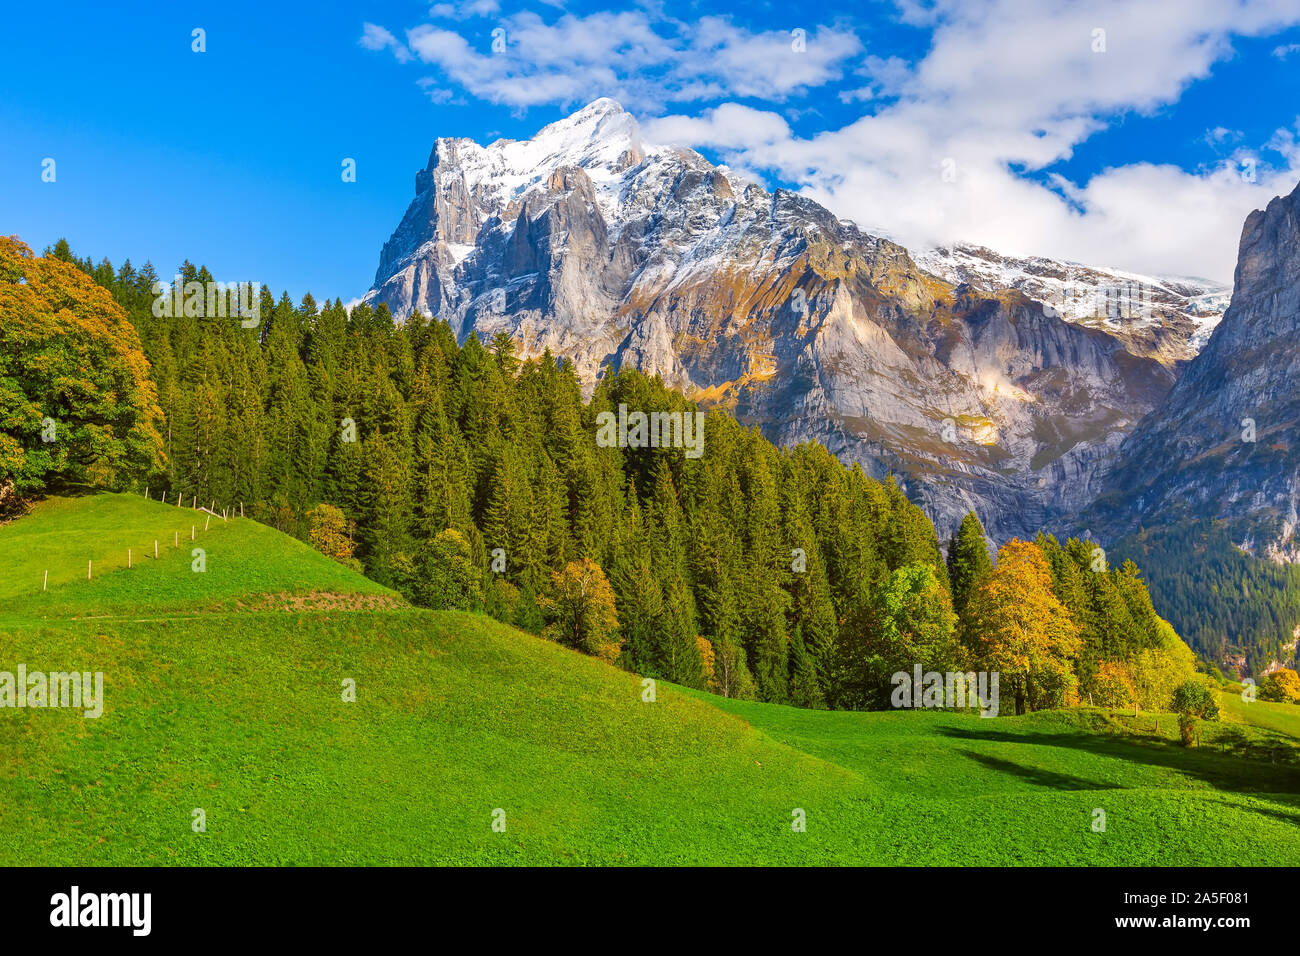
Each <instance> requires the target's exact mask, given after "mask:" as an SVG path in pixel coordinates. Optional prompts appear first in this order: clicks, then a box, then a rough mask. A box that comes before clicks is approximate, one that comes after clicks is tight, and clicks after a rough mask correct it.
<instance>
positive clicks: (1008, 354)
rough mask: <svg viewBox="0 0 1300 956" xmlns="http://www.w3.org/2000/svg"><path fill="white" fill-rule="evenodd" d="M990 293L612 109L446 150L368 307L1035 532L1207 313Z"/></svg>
mask: <svg viewBox="0 0 1300 956" xmlns="http://www.w3.org/2000/svg"><path fill="white" fill-rule="evenodd" d="M1044 261H1045V260H1044ZM1107 275H1111V276H1113V275H1114V274H1105V273H1101V272H1097V271H1095V270H1094V273H1093V279H1094V281H1095V282H1100V281H1102V280H1104V279H1106V277H1107ZM953 280H956V281H953ZM977 280H978V277H975V276H961V275H955V274H954V275H952V276H950V278H947V279H946V278H944V277H943V276H941V275H936V274H934V272H933V271H931V270H927V269H926V268H924V267H923V266H922V265H921V264H919V263H918V261H917V260H916V259H915V258H914V257H913V255H912V254H911V253H910V252H909V251H908V250H907V249H906V248H904V247H903V246H901V245H898V244H897V243H895V242H892V241H891V240H889V239H887V238H883V237H880V236H874V235H870V234H868V233H865V232H863V231H861V230H859V229H858V228H857V226H856V225H854V224H852V223H851V222H847V221H844V220H841V219H839V218H838V217H836V216H835V215H834V214H832V213H831V212H830V211H829V210H827V209H825V208H824V207H822V206H820V205H819V204H817V203H816V202H814V201H812V200H810V199H808V198H806V197H803V196H800V195H799V194H796V193H793V192H790V191H788V190H784V189H775V190H772V191H768V190H767V189H766V188H764V187H763V186H762V185H761V184H758V183H756V182H753V181H751V180H749V179H747V178H746V177H744V176H741V175H739V174H736V173H734V172H733V171H731V170H728V169H726V168H725V167H720V166H715V165H714V164H712V163H710V162H709V161H708V160H707V159H705V158H704V157H703V156H701V155H700V154H699V153H697V152H695V151H693V150H689V149H683V148H679V147H672V146H658V145H654V144H647V143H645V142H643V141H642V140H641V137H640V133H639V127H638V126H637V124H636V121H635V120H634V119H633V118H632V117H631V116H630V115H629V114H627V113H626V112H625V111H624V110H623V109H622V108H621V107H620V106H619V105H618V104H617V103H615V102H613V101H612V100H608V99H602V100H597V101H595V102H593V103H591V104H589V105H588V106H586V107H584V108H583V109H581V110H579V111H577V112H576V113H574V114H573V115H572V116H570V117H568V118H566V119H564V120H560V121H557V122H556V123H552V124H550V125H548V126H547V127H544V128H543V129H542V130H541V131H539V132H538V134H537V135H536V136H534V137H533V138H532V139H529V140H520V141H509V140H499V141H497V142H496V143H493V144H490V145H489V146H486V147H485V146H479V145H477V144H475V143H473V142H472V141H469V140H449V139H440V140H438V141H437V142H436V143H435V145H434V148H433V150H432V152H431V155H430V159H429V162H428V164H426V166H425V168H424V169H422V170H421V171H420V172H419V173H417V175H416V196H415V198H414V199H413V201H412V202H411V204H410V206H409V207H408V209H407V211H406V214H405V215H404V216H403V219H402V221H401V223H400V224H399V226H398V228H397V229H396V230H395V231H394V234H393V236H392V237H391V238H390V239H389V241H388V242H387V243H386V244H385V246H384V250H383V252H382V254H381V257H380V264H379V267H378V269H377V272H376V281H375V286H374V287H373V288H372V290H371V291H370V292H369V293H368V294H367V296H366V301H368V302H371V303H377V302H384V303H385V304H387V305H388V307H389V309H390V310H391V311H392V312H393V313H394V315H396V316H398V317H399V318H401V317H404V316H406V315H409V314H410V313H411V312H412V311H417V310H418V311H420V312H422V313H425V314H432V315H437V316H439V317H442V318H446V319H448V320H449V321H450V322H451V323H452V326H453V328H455V329H456V331H457V334H458V336H460V337H461V338H462V340H463V338H464V337H465V336H467V335H469V334H470V333H471V332H474V333H478V334H480V335H483V336H490V335H491V334H494V333H496V332H503V331H504V332H507V333H509V334H510V335H511V336H512V337H513V338H515V339H516V340H517V341H518V342H519V347H520V352H521V354H522V355H523V356H525V357H528V356H534V355H538V354H541V353H542V352H543V351H545V350H550V352H551V353H552V354H554V355H556V356H562V357H565V358H568V359H570V360H571V361H573V362H574V365H575V369H576V370H577V372H578V374H579V377H580V379H581V380H582V381H583V382H584V385H585V386H586V387H587V388H590V387H592V386H593V385H594V383H595V381H596V380H597V379H598V377H599V376H600V375H601V374H602V370H603V369H604V368H606V367H607V366H614V367H622V366H624V365H627V366H631V367H636V368H638V369H640V370H642V371H645V372H647V373H649V374H659V375H660V376H662V377H663V378H664V380H665V381H666V382H667V383H669V384H671V385H673V386H676V387H680V388H682V389H683V390H685V391H687V392H688V393H689V394H691V395H692V396H693V397H695V398H696V400H697V401H700V402H701V403H702V404H704V405H706V406H707V405H712V404H720V405H723V406H725V407H727V408H729V409H731V410H732V411H733V412H734V413H735V414H736V415H737V416H738V417H740V418H741V419H742V420H743V421H746V422H748V423H750V424H756V425H759V426H761V427H762V428H763V429H764V431H765V432H766V433H767V434H768V435H769V437H771V438H773V440H775V441H778V442H779V443H781V444H791V443H797V442H799V441H802V440H806V439H808V438H816V439H818V440H820V441H822V442H823V443H825V444H827V445H828V447H830V448H831V450H832V451H834V452H835V453H836V454H838V455H840V456H841V457H843V458H845V459H846V460H850V461H857V462H860V463H861V464H862V465H863V466H864V468H866V469H867V470H868V471H869V472H870V473H872V474H875V475H876V476H883V475H884V474H885V473H887V472H896V473H901V474H903V475H905V476H906V477H907V481H908V484H909V487H910V489H911V493H912V494H913V495H914V497H915V498H917V499H918V500H920V501H921V502H922V503H923V504H924V506H925V507H926V509H927V511H929V512H930V514H931V516H932V517H933V519H934V520H935V522H936V524H937V525H938V526H939V528H940V532H941V533H947V532H948V531H950V530H951V529H952V528H953V527H955V525H956V524H957V523H958V522H959V521H960V519H961V517H962V516H963V515H964V514H965V513H966V512H967V511H970V510H975V511H977V512H978V513H979V514H980V516H981V518H982V519H983V520H984V521H985V523H986V526H987V527H988V528H989V530H990V533H991V534H993V535H994V536H995V537H1008V536H1010V535H1013V534H1021V535H1030V534H1033V533H1034V532H1035V531H1037V530H1038V529H1039V528H1041V527H1043V526H1045V525H1051V524H1053V523H1057V522H1059V521H1061V520H1063V519H1064V518H1065V516H1067V515H1070V514H1072V513H1073V512H1075V511H1077V510H1078V509H1079V508H1081V507H1082V506H1083V505H1084V504H1086V503H1087V502H1088V501H1091V500H1092V499H1093V498H1095V497H1096V495H1097V493H1098V492H1099V491H1100V488H1101V481H1102V478H1103V477H1104V475H1103V473H1104V470H1105V466H1106V463H1107V462H1109V461H1110V460H1111V459H1112V458H1113V455H1114V452H1115V450H1116V449H1117V448H1118V445H1119V443H1120V441H1122V439H1123V437H1124V435H1125V434H1127V433H1128V431H1129V430H1130V429H1131V428H1132V427H1133V426H1134V425H1136V423H1137V421H1138V420H1139V419H1140V418H1142V417H1143V416H1144V415H1146V414H1147V413H1148V412H1150V411H1152V410H1153V409H1154V408H1155V407H1156V405H1157V404H1158V402H1159V401H1160V400H1162V399H1163V397H1164V395H1165V393H1166V392H1168V390H1169V389H1170V388H1171V387H1172V386H1173V383H1174V380H1175V379H1176V377H1177V373H1178V371H1179V370H1180V369H1181V366H1182V365H1183V364H1185V362H1186V361H1187V360H1188V359H1189V358H1190V355H1191V354H1192V353H1191V350H1190V344H1189V343H1190V342H1191V339H1192V332H1191V331H1190V329H1191V325H1192V323H1190V322H1187V321H1183V324H1182V325H1181V326H1179V327H1178V328H1175V327H1173V326H1168V328H1166V327H1165V325H1168V323H1166V324H1165V325H1162V326H1160V328H1159V329H1158V330H1156V331H1153V330H1152V329H1151V326H1150V324H1149V323H1146V322H1145V320H1144V321H1143V328H1145V329H1146V331H1143V328H1138V327H1137V323H1134V322H1131V321H1126V322H1119V323H1107V322H1103V323H1099V324H1093V325H1090V324H1088V323H1086V322H1083V321H1079V320H1078V317H1077V316H1073V317H1070V318H1068V319H1067V317H1065V316H1063V315H1062V313H1061V310H1058V309H1056V308H1055V307H1054V306H1052V305H1050V304H1045V303H1043V302H1041V301H1036V300H1035V299H1034V298H1032V297H1031V296H1030V295H1027V294H1026V293H1025V291H1024V290H1022V289H1017V288H1014V287H1012V288H994V287H987V283H981V282H980V281H977ZM1031 291H1032V289H1031ZM1187 291H1188V292H1191V291H1198V292H1201V293H1202V294H1203V293H1204V290H1191V289H1189V290H1187ZM1186 298H1187V296H1183V297H1182V298H1181V299H1180V298H1178V297H1177V296H1176V295H1175V297H1174V299H1173V300H1171V301H1169V302H1155V303H1153V308H1155V309H1157V310H1158V309H1164V310H1165V314H1167V315H1170V316H1172V315H1174V314H1178V315H1180V316H1181V315H1182V313H1180V312H1178V308H1177V307H1179V305H1180V303H1182V302H1184V300H1185V299H1186ZM1066 311H1067V312H1068V309H1067V310H1066ZM1182 318H1183V319H1185V318H1186V317H1185V316H1183V317H1182ZM1162 321H1163V320H1162ZM1157 324H1159V323H1157Z"/></svg>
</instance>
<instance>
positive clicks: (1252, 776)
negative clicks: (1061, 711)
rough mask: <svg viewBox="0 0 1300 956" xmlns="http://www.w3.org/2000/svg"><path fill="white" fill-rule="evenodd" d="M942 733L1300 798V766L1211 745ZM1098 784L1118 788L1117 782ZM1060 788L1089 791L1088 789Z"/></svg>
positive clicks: (1081, 735)
mask: <svg viewBox="0 0 1300 956" xmlns="http://www.w3.org/2000/svg"><path fill="white" fill-rule="evenodd" d="M939 732H940V733H942V734H943V735H945V736H947V737H954V738H957V739H960V740H970V741H979V742H983V743H994V742H996V743H1010V744H1029V745H1033V746H1038V747H1062V748H1066V749H1069V750H1076V751H1083V752H1085V753H1091V754H1096V755H1097V756H1102V757H1110V758H1113V759H1117V760H1125V761H1128V762H1129V763H1134V764H1141V765H1145V766H1149V767H1163V768H1165V769H1168V770H1174V771H1177V772H1178V773H1181V774H1183V775H1184V776H1187V777H1190V778H1193V779H1196V780H1200V781H1203V782H1204V783H1207V784H1209V785H1210V786H1211V787H1213V788H1214V789H1216V790H1222V791H1224V792H1227V793H1285V794H1300V768H1297V767H1295V766H1292V765H1287V764H1270V763H1265V762H1263V761H1261V760H1252V759H1247V758H1244V757H1242V756H1239V755H1235V754H1221V753H1219V752H1218V751H1216V750H1211V749H1209V748H1207V747H1183V746H1182V745H1180V744H1176V743H1173V742H1171V741H1167V740H1161V739H1158V738H1152V737H1138V736H1121V735H1119V734H1099V733H1095V732H1089V731H1087V730H1083V729H1080V731H1079V732H1078V733H1065V734H1062V733H1035V732H1032V731H1015V730H1002V729H996V728H994V727H990V728H988V729H987V730H984V729H981V730H978V731H976V730H970V729H967V728H964V727H942V728H939ZM967 756H970V755H969V754H968V755H967ZM994 759H996V758H994ZM990 766H992V764H990ZM1012 766H1015V765H1014V764H1013V765H1012ZM1008 772H1010V771H1008ZM1093 786H1099V787H1104V788H1108V789H1118V787H1117V786H1116V785H1113V784H1102V785H1093ZM1059 789H1089V787H1064V788H1059Z"/></svg>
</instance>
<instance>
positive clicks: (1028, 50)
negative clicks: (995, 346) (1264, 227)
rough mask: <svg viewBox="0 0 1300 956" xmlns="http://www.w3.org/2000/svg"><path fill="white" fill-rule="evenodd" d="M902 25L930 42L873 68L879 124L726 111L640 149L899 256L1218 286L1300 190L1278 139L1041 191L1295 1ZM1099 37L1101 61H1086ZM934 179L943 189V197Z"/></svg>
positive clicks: (672, 128) (665, 127)
mask: <svg viewBox="0 0 1300 956" xmlns="http://www.w3.org/2000/svg"><path fill="white" fill-rule="evenodd" d="M904 14H905V16H907V17H908V18H909V19H911V20H914V21H915V22H917V23H923V24H927V25H929V26H931V27H932V29H933V35H932V43H931V46H930V49H929V52H928V53H927V54H926V55H925V56H924V57H923V58H922V59H921V60H920V61H918V62H917V63H915V64H912V65H911V66H909V67H908V68H906V69H905V70H902V71H900V70H899V66H898V64H897V63H896V62H893V61H875V62H874V63H869V64H868V65H867V72H868V75H870V76H872V78H873V79H874V80H876V81H877V82H879V83H881V84H882V87H883V88H884V89H885V91H886V95H887V94H888V93H894V94H895V95H896V96H897V99H895V100H894V101H892V102H890V103H888V104H887V105H883V106H881V107H880V108H879V109H878V110H877V112H875V113H874V115H869V116H864V117H862V118H860V119H858V120H856V121H855V122H853V123H851V124H849V125H848V126H845V127H843V128H841V129H835V130H827V131H824V132H821V133H818V134H816V135H813V136H811V137H809V138H799V137H797V136H795V135H793V134H792V133H790V132H785V133H784V134H782V132H781V125H780V124H781V123H782V122H783V121H782V120H781V117H779V116H777V115H776V114H775V113H771V112H766V113H764V112H763V111H758V110H749V112H748V113H745V114H742V113H738V112H737V111H736V109H735V108H729V106H725V105H724V106H721V107H718V108H716V109H713V110H709V111H706V112H705V113H704V114H703V115H702V116H696V117H693V118H691V120H690V121H684V118H682V117H671V116H670V117H665V118H662V119H660V120H656V121H652V122H651V123H650V124H648V129H647V131H646V135H647V138H650V139H655V140H659V141H663V140H664V139H665V138H666V136H669V135H675V136H679V137H681V139H682V140H683V141H684V143H685V145H692V146H697V147H701V148H712V149H714V150H717V151H719V152H720V153H722V155H723V158H724V159H726V161H727V162H730V163H734V164H737V165H740V166H744V167H748V168H756V169H762V170H768V171H771V172H774V173H775V174H777V175H778V176H779V177H780V178H781V179H783V180H786V181H792V182H797V183H800V184H801V185H802V186H803V189H804V191H805V192H806V193H807V194H808V195H810V196H812V197H813V198H815V199H817V200H819V201H821V202H823V203H824V204H825V205H827V206H828V207H830V208H831V209H832V210H834V211H835V212H836V213H837V214H838V215H841V216H844V217H847V218H852V219H854V220H856V221H858V222H859V223H861V224H862V225H863V227H864V228H875V229H878V230H880V231H884V232H888V233H890V234H892V235H894V236H896V237H897V238H899V239H900V240H902V241H904V242H906V243H910V244H923V243H928V242H949V241H955V240H966V241H972V242H979V243H982V244H985V245H988V246H990V247H992V248H995V249H999V250H1004V251H1006V252H1010V253H1021V254H1034V253H1037V254H1043V255H1054V256H1059V257H1063V258H1068V259H1075V260H1079V261H1084V262H1089V263H1095V264H1099V265H1114V266H1118V267H1121V268H1128V269H1133V270H1142V271H1149V272H1160V273H1181V274H1192V275H1203V276H1206V277H1209V278H1216V279H1224V280H1226V279H1230V278H1231V276H1232V271H1233V266H1234V263H1235V260H1236V251H1237V241H1238V238H1239V236H1240V231H1241V224H1242V221H1243V220H1244V218H1245V216H1246V215H1247V214H1248V213H1249V212H1250V210H1252V209H1254V208H1257V207H1259V206H1262V205H1264V204H1266V203H1267V202H1268V200H1269V199H1270V198H1272V196H1274V195H1276V194H1278V193H1281V192H1284V191H1285V192H1289V191H1290V190H1291V189H1292V188H1293V187H1294V185H1295V182H1296V179H1297V178H1300V156H1297V152H1296V150H1295V149H1294V148H1291V149H1290V151H1289V152H1288V151H1287V150H1286V149H1283V148H1280V146H1285V145H1286V144H1288V143H1290V144H1291V145H1292V147H1294V142H1295V141H1294V139H1293V138H1292V139H1290V140H1288V139H1287V138H1286V136H1285V135H1281V134H1279V136H1276V137H1274V140H1273V141H1272V142H1271V143H1270V144H1260V145H1261V146H1267V147H1268V148H1271V149H1273V150H1274V151H1275V152H1277V153H1278V154H1280V159H1281V161H1280V162H1279V161H1277V160H1274V161H1273V162H1272V163H1270V162H1268V161H1266V159H1267V157H1264V156H1261V155H1259V154H1258V153H1255V152H1250V151H1246V150H1242V149H1238V151H1237V152H1236V153H1235V154H1234V155H1233V156H1232V157H1230V158H1229V159H1226V160H1224V161H1222V162H1220V163H1219V164H1217V165H1215V166H1213V167H1210V168H1206V169H1202V170H1197V171H1193V172H1187V171H1184V170H1182V169H1179V168H1177V167H1174V166H1168V165H1156V164H1149V163H1138V164H1133V165H1127V166H1121V167H1117V168H1110V169H1104V170H1102V171H1101V172H1099V173H1097V174H1095V175H1094V176H1092V178H1090V179H1089V180H1088V181H1087V182H1085V183H1082V184H1075V183H1071V182H1068V181H1065V180H1062V179H1061V178H1059V177H1054V178H1049V177H1044V176H1042V175H1041V171H1042V170H1043V169H1044V167H1047V166H1050V165H1051V164H1053V163H1055V162H1057V161H1059V160H1062V159H1067V158H1069V157H1070V156H1071V154H1072V152H1073V150H1074V148H1075V147H1076V146H1077V145H1079V144H1080V143H1082V142H1083V141H1084V140H1086V139H1087V138H1088V137H1090V136H1091V135H1093V134H1094V133H1096V132H1097V131H1099V130H1100V129H1103V128H1104V127H1105V126H1106V125H1108V124H1109V123H1110V122H1112V121H1114V120H1115V119H1117V118H1121V117H1123V116H1124V115H1125V114H1128V113H1134V112H1136V113H1144V114H1150V113H1153V112H1154V111H1156V110H1158V109H1160V108H1162V107H1165V106H1167V105H1168V104H1170V103H1174V102H1176V101H1177V100H1178V98H1179V97H1180V96H1181V94H1182V91H1183V90H1184V89H1185V88H1186V87H1187V86H1188V85H1189V84H1191V83H1193V82H1195V81H1197V80H1199V79H1202V78H1204V77H1206V76H1208V75H1209V73H1210V71H1211V68H1212V66H1213V65H1214V63H1215V62H1216V61H1218V60H1221V59H1223V58H1224V57H1226V56H1228V55H1230V54H1231V36H1232V35H1234V34H1235V35H1242V34H1261V35H1266V34H1268V33H1270V32H1274V31H1276V30H1278V29H1281V28H1283V27H1285V26H1287V25H1288V24H1290V23H1293V22H1297V21H1300V7H1298V6H1297V5H1296V4H1295V3H1294V2H1292V0H1262V2H1240V3H1234V4H1223V3H1220V2H1217V0H1180V2H1177V3H1152V4H1130V3H1129V2H1127V0H1108V2H1100V3H1090V4H1089V5H1087V6H1086V7H1084V6H1080V5H1077V4H1073V3H1070V2H1068V0H1056V2H1042V0H1033V2H1031V0H985V2H970V0H961V2H958V0H939V2H937V3H934V4H932V5H930V6H927V7H924V8H921V7H919V6H917V7H913V6H908V7H907V8H906V9H905V10H904ZM1098 29H1100V30H1104V31H1105V34H1104V49H1105V52H1094V48H1095V47H1098V46H1100V45H1101V44H1099V43H1098V42H1097V41H1098V39H1099V38H1100V35H1099V34H1096V33H1094V31H1096V30H1098ZM1226 118H1227V117H1225V119H1226ZM1252 163H1253V166H1252V165H1249V164H1252ZM1243 164H1247V165H1243ZM946 168H947V169H955V172H956V176H955V181H952V182H947V181H945V179H944V176H943V175H942V174H943V172H944V170H945V169H946ZM1247 169H1251V170H1252V171H1253V173H1252V175H1253V179H1252V177H1248V176H1244V175H1243V173H1244V172H1245V171H1246V170H1247ZM1026 172H1027V173H1028V175H1026V174H1025V173H1026Z"/></svg>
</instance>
